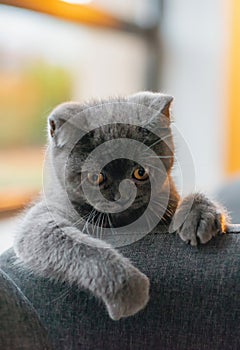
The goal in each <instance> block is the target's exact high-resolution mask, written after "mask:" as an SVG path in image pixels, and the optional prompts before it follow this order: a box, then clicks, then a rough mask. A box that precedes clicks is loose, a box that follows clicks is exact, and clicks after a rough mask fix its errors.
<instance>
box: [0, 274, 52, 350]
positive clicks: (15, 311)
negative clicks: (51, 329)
mask: <svg viewBox="0 0 240 350" xmlns="http://www.w3.org/2000/svg"><path fill="white" fill-rule="evenodd" d="M0 349H1V350H18V349H19V350H20V349H21V350H30V349H34V350H43V349H44V350H50V349H52V347H51V346H50V345H49V341H48V339H47V332H46V330H45V329H44V328H43V326H42V325H41V323H40V321H39V318H38V316H37V313H36V311H35V310H34V309H33V307H32V306H31V305H30V303H29V301H28V300H27V299H26V298H25V297H24V295H23V294H22V293H21V291H20V290H19V289H18V288H17V286H16V285H15V284H14V283H13V281H11V280H10V279H9V277H8V276H7V275H6V274H5V273H4V272H3V271H1V270H0Z"/></svg>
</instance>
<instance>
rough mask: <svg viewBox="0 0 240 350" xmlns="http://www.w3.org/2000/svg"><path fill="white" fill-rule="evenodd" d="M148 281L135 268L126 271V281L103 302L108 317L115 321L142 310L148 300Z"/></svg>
mask: <svg viewBox="0 0 240 350" xmlns="http://www.w3.org/2000/svg"><path fill="white" fill-rule="evenodd" d="M149 285H150V283H149V279H148V278H147V276H145V275H144V274H143V273H141V272H140V271H139V270H138V269H136V268H134V267H133V268H131V269H130V270H129V271H128V277H127V280H126V281H125V282H124V284H123V286H122V287H121V288H120V289H119V290H118V291H117V292H116V293H115V295H114V297H112V298H109V299H108V300H105V304H106V307H107V310H108V313H109V316H110V317H111V318H112V319H113V320H115V321H117V320H119V319H120V318H122V317H129V316H132V315H134V314H136V313H137V312H138V311H140V310H141V309H143V308H144V307H145V306H146V304H147V303H148V300H149Z"/></svg>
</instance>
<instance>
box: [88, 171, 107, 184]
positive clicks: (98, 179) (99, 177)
mask: <svg viewBox="0 0 240 350" xmlns="http://www.w3.org/2000/svg"><path fill="white" fill-rule="evenodd" d="M87 178H88V181H89V182H90V183H91V184H92V185H95V186H97V185H100V184H101V183H102V182H103V181H104V180H105V177H104V175H103V173H98V174H97V173H88V175H87Z"/></svg>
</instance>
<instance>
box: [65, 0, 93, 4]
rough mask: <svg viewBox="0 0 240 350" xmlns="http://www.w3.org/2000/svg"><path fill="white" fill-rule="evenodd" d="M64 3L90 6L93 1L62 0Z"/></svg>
mask: <svg viewBox="0 0 240 350" xmlns="http://www.w3.org/2000/svg"><path fill="white" fill-rule="evenodd" d="M60 1H62V2H67V3H68V4H80V5H81V4H89V3H90V2H91V1H92V0H60Z"/></svg>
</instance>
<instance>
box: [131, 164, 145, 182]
mask: <svg viewBox="0 0 240 350" xmlns="http://www.w3.org/2000/svg"><path fill="white" fill-rule="evenodd" d="M133 178H134V179H136V180H139V181H144V180H147V179H148V178H149V174H148V171H147V169H144V168H143V167H138V168H137V169H135V170H134V172H133Z"/></svg>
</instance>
